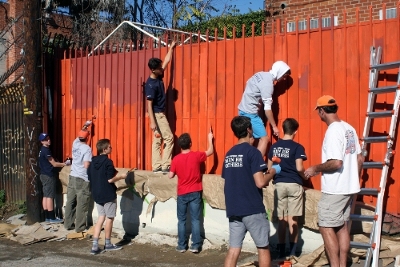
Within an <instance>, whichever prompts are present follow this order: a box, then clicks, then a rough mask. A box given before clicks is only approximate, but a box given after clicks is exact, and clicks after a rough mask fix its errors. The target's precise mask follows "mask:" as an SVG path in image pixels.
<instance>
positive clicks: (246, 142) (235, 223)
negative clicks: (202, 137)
mask: <svg viewBox="0 0 400 267" xmlns="http://www.w3.org/2000/svg"><path fill="white" fill-rule="evenodd" d="M231 128H232V131H233V133H234V134H235V136H236V137H237V138H238V139H239V140H238V143H237V144H236V145H235V146H233V147H232V148H231V149H230V150H229V151H228V153H227V154H226V156H225V160H224V166H223V169H222V178H223V179H225V186H224V193H225V206H226V216H227V217H228V218H229V250H228V254H227V255H226V258H225V264H224V266H225V267H235V266H236V263H237V261H238V258H239V255H240V252H241V250H242V244H243V239H244V237H245V235H246V232H247V231H249V232H250V235H251V237H252V238H253V240H254V243H255V245H256V247H257V251H258V262H259V266H270V264H271V255H270V252H269V246H268V245H269V221H268V220H267V218H266V214H265V206H264V203H263V194H262V188H263V187H265V186H267V185H268V183H269V181H270V180H271V179H272V178H273V176H274V175H275V174H276V173H279V171H280V166H279V165H273V166H272V168H271V169H270V170H267V164H266V163H265V161H264V159H263V157H262V156H261V153H260V151H259V150H257V148H255V147H253V146H252V145H251V142H252V136H253V129H252V125H251V121H250V119H249V118H248V117H244V116H237V117H235V118H233V120H232V122H231Z"/></svg>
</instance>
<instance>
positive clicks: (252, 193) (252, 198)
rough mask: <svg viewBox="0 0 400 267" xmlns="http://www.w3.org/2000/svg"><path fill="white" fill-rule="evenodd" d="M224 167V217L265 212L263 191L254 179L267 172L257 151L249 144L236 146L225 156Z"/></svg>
mask: <svg viewBox="0 0 400 267" xmlns="http://www.w3.org/2000/svg"><path fill="white" fill-rule="evenodd" d="M223 164H224V166H223V168H222V178H223V179H225V186H224V193H225V205H226V215H227V217H231V216H247V215H252V214H258V213H264V212H265V207H264V203H263V194H262V189H260V188H258V187H257V186H256V183H255V181H254V177H253V174H255V173H257V172H262V171H265V170H266V169H267V165H266V164H265V161H264V159H263V157H262V156H261V153H260V151H259V150H258V149H257V148H255V147H253V146H251V145H250V144H249V143H241V144H237V145H235V146H234V147H232V148H231V149H230V150H229V151H228V152H227V153H226V156H225V160H224V163H223Z"/></svg>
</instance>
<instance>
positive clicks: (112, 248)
mask: <svg viewBox="0 0 400 267" xmlns="http://www.w3.org/2000/svg"><path fill="white" fill-rule="evenodd" d="M120 249H122V247H120V246H116V245H114V244H111V245H109V246H104V250H105V251H114V250H120Z"/></svg>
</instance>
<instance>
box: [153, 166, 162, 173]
mask: <svg viewBox="0 0 400 267" xmlns="http://www.w3.org/2000/svg"><path fill="white" fill-rule="evenodd" d="M153 172H154V173H160V172H162V169H161V167H159V168H157V169H155V170H153Z"/></svg>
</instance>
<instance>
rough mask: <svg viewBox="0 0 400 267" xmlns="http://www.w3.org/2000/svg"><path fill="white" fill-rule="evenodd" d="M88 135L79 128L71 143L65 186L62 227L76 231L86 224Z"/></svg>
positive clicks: (88, 187)
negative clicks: (69, 165)
mask: <svg viewBox="0 0 400 267" xmlns="http://www.w3.org/2000/svg"><path fill="white" fill-rule="evenodd" d="M89 135H90V132H89V131H87V130H86V129H85V130H81V131H80V132H79V133H78V137H77V138H76V139H75V140H74V142H73V143H72V165H71V173H70V175H69V182H68V188H67V203H66V204H65V220H64V228H65V229H67V230H72V229H75V232H77V233H80V232H82V231H84V230H85V229H86V228H87V226H88V225H86V221H87V213H88V209H89V203H90V200H91V192H90V185H89V179H88V175H87V169H88V168H89V165H90V162H91V161H92V149H91V148H90V146H88V145H87V144H86V142H87V140H88V138H89ZM74 224H75V226H74Z"/></svg>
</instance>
